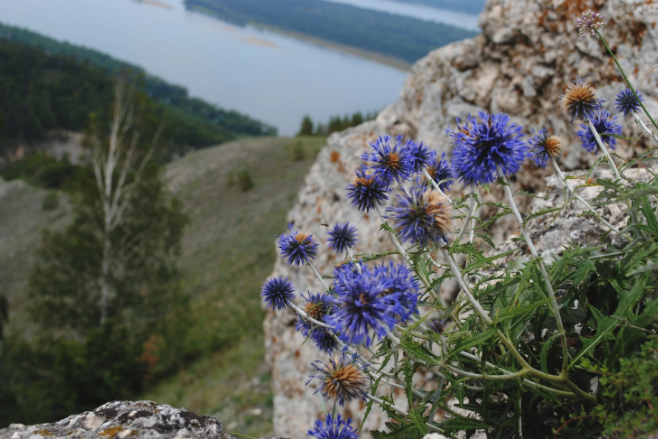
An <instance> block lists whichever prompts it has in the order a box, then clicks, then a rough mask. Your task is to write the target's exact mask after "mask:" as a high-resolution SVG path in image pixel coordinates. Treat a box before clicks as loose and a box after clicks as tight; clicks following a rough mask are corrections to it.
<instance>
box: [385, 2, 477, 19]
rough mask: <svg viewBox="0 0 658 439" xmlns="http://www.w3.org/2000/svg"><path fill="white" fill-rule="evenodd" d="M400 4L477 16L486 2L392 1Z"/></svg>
mask: <svg viewBox="0 0 658 439" xmlns="http://www.w3.org/2000/svg"><path fill="white" fill-rule="evenodd" d="M394 1H396V2H400V3H415V4H418V5H426V6H432V7H433V8H438V9H447V10H449V11H456V12H466V13H467V14H474V15H478V14H480V12H482V10H483V9H484V5H485V4H486V3H487V0H394Z"/></svg>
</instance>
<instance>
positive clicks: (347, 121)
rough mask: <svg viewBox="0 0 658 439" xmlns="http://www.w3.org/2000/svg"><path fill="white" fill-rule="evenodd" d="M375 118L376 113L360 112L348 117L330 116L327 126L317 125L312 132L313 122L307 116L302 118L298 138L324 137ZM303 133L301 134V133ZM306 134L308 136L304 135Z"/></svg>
mask: <svg viewBox="0 0 658 439" xmlns="http://www.w3.org/2000/svg"><path fill="white" fill-rule="evenodd" d="M376 117H377V112H376V111H375V112H372V113H366V114H365V115H364V114H363V113H361V112H360V111H357V112H356V113H354V114H352V116H350V115H345V116H343V117H341V116H332V117H331V118H329V122H328V123H327V124H323V123H318V124H317V126H316V127H315V131H313V121H312V120H311V118H310V117H309V116H304V119H303V120H302V127H301V129H300V132H299V134H298V136H302V135H308V136H322V137H326V136H328V135H329V134H331V133H335V132H338V131H343V130H346V129H347V128H351V127H355V126H357V125H361V124H362V123H363V122H365V121H368V120H373V119H375V118H376ZM302 131H303V133H302ZM305 133H308V134H305Z"/></svg>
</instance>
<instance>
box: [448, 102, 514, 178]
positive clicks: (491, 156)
mask: <svg viewBox="0 0 658 439" xmlns="http://www.w3.org/2000/svg"><path fill="white" fill-rule="evenodd" d="M478 118H479V119H480V122H478V120H477V119H476V118H475V117H473V116H468V119H467V120H466V123H465V124H463V125H461V124H460V123H459V122H460V121H459V119H457V131H452V130H450V129H448V130H446V131H447V132H448V135H449V136H450V137H451V138H452V142H453V145H454V148H453V151H452V155H453V160H452V166H453V168H454V169H455V171H456V173H457V175H458V176H459V178H460V179H461V181H463V182H464V183H466V184H471V183H475V184H487V183H491V182H493V181H494V180H495V179H496V178H498V177H499V175H498V172H497V170H496V165H498V166H500V168H501V169H502V171H503V174H505V175H510V174H514V173H516V172H517V171H518V170H519V168H520V167H521V164H522V163H523V161H524V160H525V157H526V152H527V146H526V145H525V143H524V142H523V139H522V138H523V133H522V132H521V131H522V127H520V126H519V125H516V124H514V123H512V124H510V120H509V116H508V115H507V114H505V113H497V114H493V115H491V114H489V113H487V112H485V111H480V112H479V113H478Z"/></svg>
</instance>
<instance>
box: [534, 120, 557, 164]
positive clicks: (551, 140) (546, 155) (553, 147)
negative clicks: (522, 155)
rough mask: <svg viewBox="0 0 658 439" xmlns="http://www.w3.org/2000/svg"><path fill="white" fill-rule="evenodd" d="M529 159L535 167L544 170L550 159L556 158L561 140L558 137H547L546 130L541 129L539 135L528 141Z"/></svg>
mask: <svg viewBox="0 0 658 439" xmlns="http://www.w3.org/2000/svg"><path fill="white" fill-rule="evenodd" d="M528 144H529V145H530V157H532V161H533V162H535V165H537V166H539V167H541V168H544V167H546V163H547V162H548V160H549V159H550V158H551V157H557V155H558V154H559V153H560V149H561V148H562V139H561V138H560V137H559V136H549V135H548V130H547V129H546V128H545V127H543V128H542V129H541V130H540V131H539V134H537V135H536V136H535V137H533V138H532V139H530V141H529V142H528Z"/></svg>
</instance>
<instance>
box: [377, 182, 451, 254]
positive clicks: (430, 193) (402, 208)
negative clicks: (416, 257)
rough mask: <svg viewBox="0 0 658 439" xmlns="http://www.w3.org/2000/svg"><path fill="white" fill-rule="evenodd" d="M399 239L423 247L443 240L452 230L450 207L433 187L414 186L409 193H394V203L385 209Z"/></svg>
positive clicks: (446, 239)
mask: <svg viewBox="0 0 658 439" xmlns="http://www.w3.org/2000/svg"><path fill="white" fill-rule="evenodd" d="M386 211H387V212H389V215H390V217H391V218H392V219H393V221H394V224H395V227H396V228H397V229H398V232H399V234H400V238H402V240H404V241H407V242H412V243H418V244H420V246H421V247H425V246H426V245H427V243H428V242H433V243H445V242H447V241H448V234H449V233H450V231H451V230H452V209H451V207H450V204H449V202H448V200H447V199H446V198H445V197H444V196H442V195H441V194H439V193H438V192H437V191H435V190H434V189H427V188H423V187H415V188H413V189H412V190H411V192H410V193H409V195H407V194H403V195H398V206H397V207H389V208H387V209H386Z"/></svg>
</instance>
